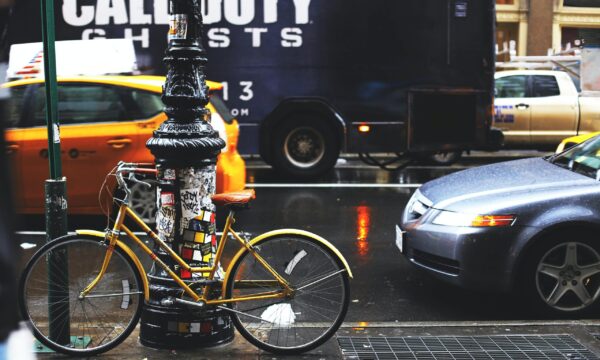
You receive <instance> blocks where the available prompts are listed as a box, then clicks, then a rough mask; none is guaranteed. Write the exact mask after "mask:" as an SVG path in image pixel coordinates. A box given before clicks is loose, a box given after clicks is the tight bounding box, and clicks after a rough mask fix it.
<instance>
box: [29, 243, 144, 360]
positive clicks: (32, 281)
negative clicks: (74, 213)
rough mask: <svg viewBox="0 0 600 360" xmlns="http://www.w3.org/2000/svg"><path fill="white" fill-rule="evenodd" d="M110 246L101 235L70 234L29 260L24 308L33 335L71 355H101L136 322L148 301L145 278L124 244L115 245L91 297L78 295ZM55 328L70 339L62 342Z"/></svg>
mask: <svg viewBox="0 0 600 360" xmlns="http://www.w3.org/2000/svg"><path fill="white" fill-rule="evenodd" d="M107 248H108V245H107V244H106V243H104V242H103V239H101V238H97V237H92V236H80V235H69V236H65V237H61V238H58V239H56V240H53V241H51V242H49V243H47V244H46V245H44V246H42V247H41V248H40V249H39V250H38V251H37V252H36V253H35V254H34V255H33V257H32V258H31V259H30V260H29V262H28V263H27V266H26V267H25V270H24V271H23V274H22V276H21V281H20V284H19V295H20V296H19V308H20V310H21V315H22V317H23V319H24V320H26V321H27V323H28V325H29V327H30V329H31V330H32V332H33V334H34V336H35V337H36V338H37V339H38V340H39V341H40V342H41V343H42V344H44V345H46V346H47V347H49V348H50V349H52V350H54V351H56V352H59V353H63V354H66V355H71V356H92V355H97V354H100V353H103V352H106V351H108V350H110V349H112V348H114V347H115V346H117V345H118V344H120V343H121V342H123V341H124V340H125V339H126V338H127V336H129V334H130V333H131V332H132V331H133V329H134V328H135V327H136V325H137V323H138V321H139V318H140V315H141V310H142V303H143V301H144V294H143V283H142V277H141V275H140V273H139V271H138V270H137V268H136V266H135V264H134V262H133V260H132V259H131V258H130V257H129V256H128V255H127V254H126V253H125V252H124V251H123V250H121V249H120V248H118V247H115V248H114V252H113V254H112V257H111V260H110V263H109V265H108V268H107V270H106V273H105V274H104V276H103V277H102V279H101V280H100V282H99V283H98V284H97V285H96V287H95V288H94V289H93V290H92V291H91V292H90V293H89V294H88V297H85V298H83V299H81V298H80V297H79V295H80V292H81V290H83V288H85V286H87V285H88V284H89V283H90V282H91V280H93V279H94V278H95V277H96V275H97V274H98V273H99V271H100V269H101V265H102V262H103V260H104V255H105V254H106V250H107ZM65 259H66V261H67V263H66V265H65V263H64V262H63V261H64V260H65ZM51 270H54V271H51ZM50 276H52V279H50ZM50 283H52V284H53V285H50ZM67 294H68V298H67ZM50 296H53V298H52V300H56V301H51V300H50V299H49V297H50ZM51 304H53V306H55V308H54V310H53V311H51V310H50V308H49V307H50V306H51ZM67 306H68V309H67ZM51 312H52V313H53V314H54V315H55V316H54V318H55V320H54V326H52V329H53V330H50V328H51V326H50V325H49V323H50V322H51V321H52V320H50V315H49V314H50V313H51ZM67 312H68V315H69V316H68V318H67V317H66V315H67ZM67 324H68V325H69V332H68V333H66V332H64V331H65V329H66V326H67ZM50 331H54V334H55V335H54V339H51V338H50V337H51V335H50ZM56 333H58V334H59V337H60V334H62V336H63V337H62V338H63V339H64V342H68V344H66V343H65V344H61V343H59V340H58V339H57V338H56V337H57V336H56Z"/></svg>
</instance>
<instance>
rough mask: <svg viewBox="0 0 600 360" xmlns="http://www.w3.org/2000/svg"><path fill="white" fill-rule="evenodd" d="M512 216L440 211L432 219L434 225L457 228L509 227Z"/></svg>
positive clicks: (513, 219)
mask: <svg viewBox="0 0 600 360" xmlns="http://www.w3.org/2000/svg"><path fill="white" fill-rule="evenodd" d="M515 219H516V217H515V216H514V215H473V214H463V213H458V212H452V211H441V212H440V213H439V214H438V215H437V216H436V217H435V218H434V219H433V221H432V222H433V223H434V224H436V225H445V226H457V227H501V226H511V225H512V224H513V223H514V222H515Z"/></svg>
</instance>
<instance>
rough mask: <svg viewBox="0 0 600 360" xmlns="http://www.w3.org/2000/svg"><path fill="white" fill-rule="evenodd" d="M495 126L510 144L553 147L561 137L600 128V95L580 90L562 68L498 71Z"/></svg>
mask: <svg viewBox="0 0 600 360" xmlns="http://www.w3.org/2000/svg"><path fill="white" fill-rule="evenodd" d="M495 78H496V88H495V101H494V107H495V112H496V113H495V116H494V125H493V126H494V127H495V128H498V129H500V130H502V133H503V134H504V145H505V146H506V147H509V148H534V149H540V150H547V149H554V148H556V145H558V144H559V143H560V142H561V141H562V139H564V138H566V137H569V136H574V135H579V134H586V133H590V132H596V131H600V96H599V94H597V93H588V94H585V93H579V92H578V91H577V88H576V87H575V84H574V83H573V80H572V79H571V77H570V76H569V75H568V74H567V73H566V72H563V71H546V70H514V71H501V72H497V73H496V75H495Z"/></svg>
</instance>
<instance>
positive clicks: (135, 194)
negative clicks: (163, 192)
mask: <svg viewBox="0 0 600 360" xmlns="http://www.w3.org/2000/svg"><path fill="white" fill-rule="evenodd" d="M144 181H145V182H147V183H149V184H150V185H152V187H151V188H149V187H147V186H146V185H143V184H140V183H134V184H133V185H131V186H130V187H129V189H130V190H131V203H130V206H131V210H133V211H134V212H135V213H136V215H137V216H139V217H140V218H141V219H142V220H144V222H145V223H146V224H148V225H151V224H154V223H155V222H156V211H157V208H156V180H148V179H144Z"/></svg>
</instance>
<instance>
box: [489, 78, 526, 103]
mask: <svg viewBox="0 0 600 360" xmlns="http://www.w3.org/2000/svg"><path fill="white" fill-rule="evenodd" d="M495 92H496V97H497V98H522V97H525V95H526V94H527V76H525V75H514V76H505V77H501V78H498V79H496V91H495Z"/></svg>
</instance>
